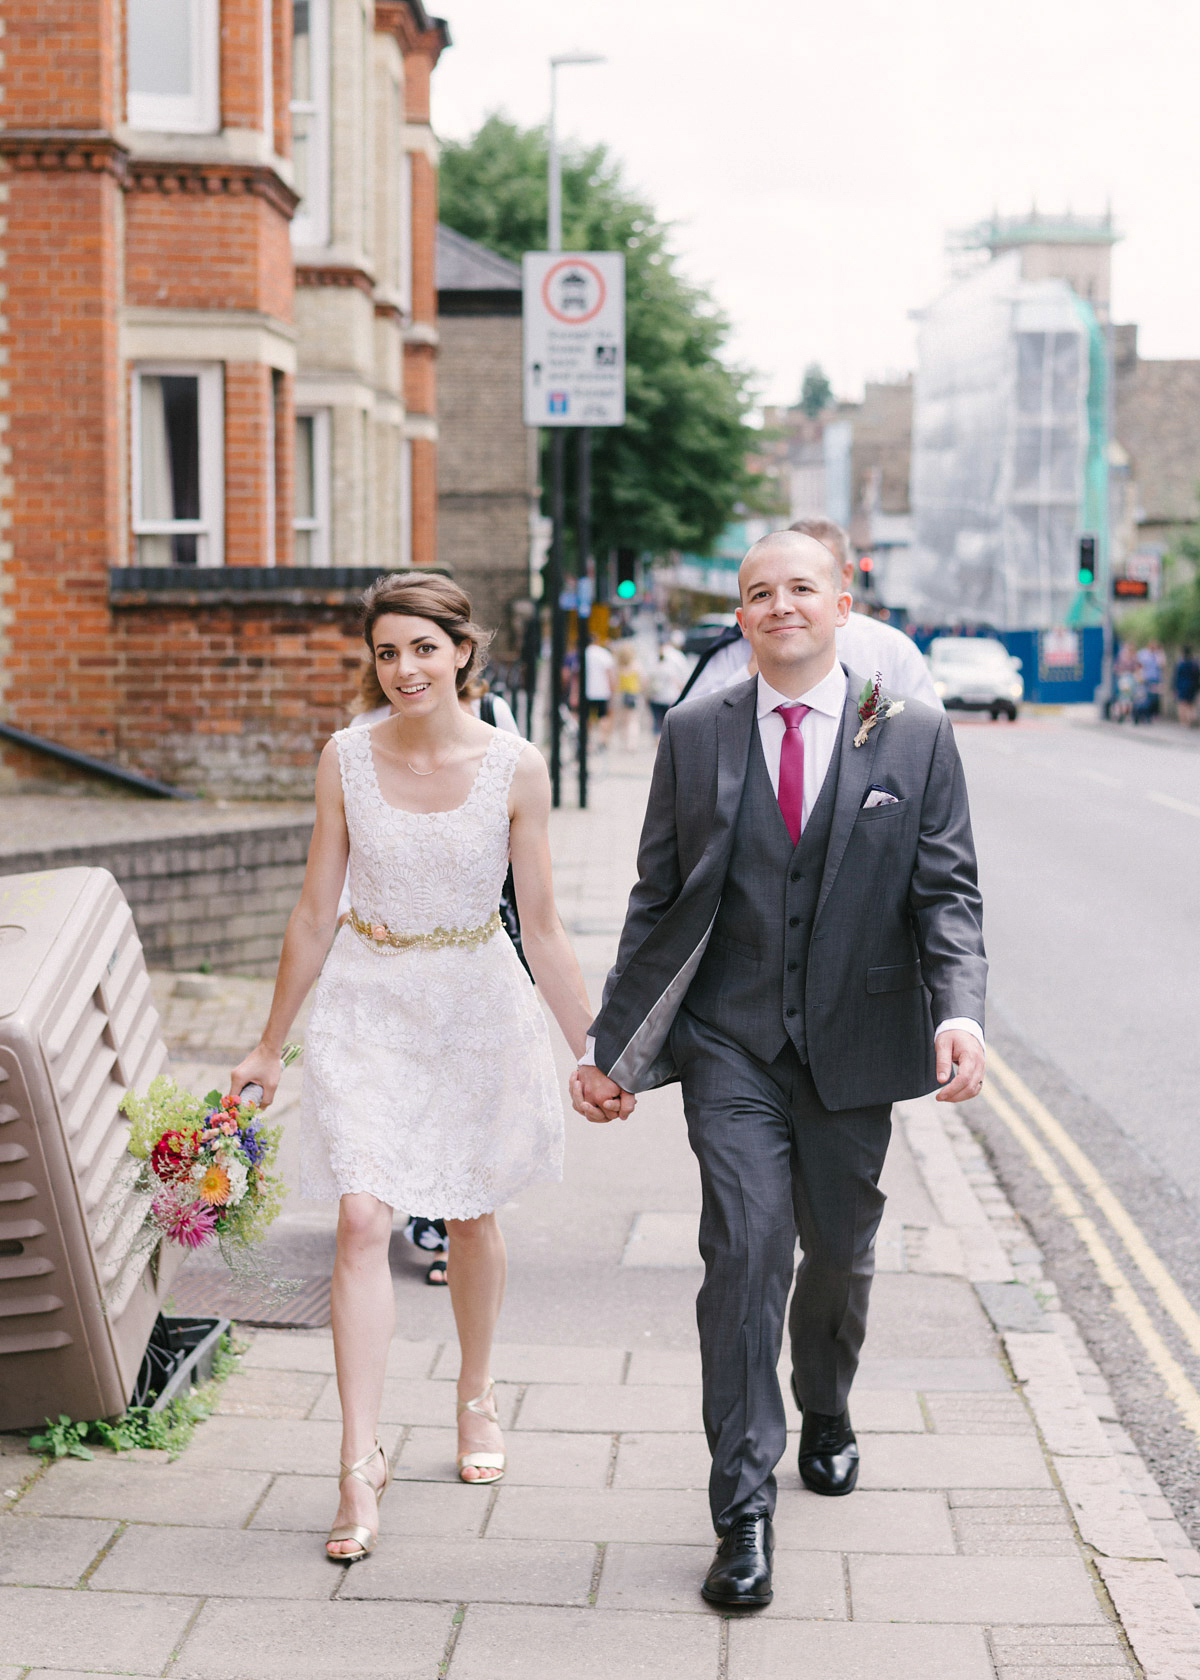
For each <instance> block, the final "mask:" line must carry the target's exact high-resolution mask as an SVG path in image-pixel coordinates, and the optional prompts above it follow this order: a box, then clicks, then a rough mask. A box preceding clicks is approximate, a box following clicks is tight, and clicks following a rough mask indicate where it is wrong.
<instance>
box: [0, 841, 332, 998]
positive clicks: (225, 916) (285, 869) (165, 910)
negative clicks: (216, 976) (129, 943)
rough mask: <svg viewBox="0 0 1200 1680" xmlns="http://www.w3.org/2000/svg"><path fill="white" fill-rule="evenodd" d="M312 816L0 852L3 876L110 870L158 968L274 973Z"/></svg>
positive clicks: (305, 853)
mask: <svg viewBox="0 0 1200 1680" xmlns="http://www.w3.org/2000/svg"><path fill="white" fill-rule="evenodd" d="M311 835H312V823H311V822H308V821H303V822H297V823H288V824H279V825H274V826H264V827H262V828H239V829H228V830H217V831H216V832H210V833H206V834H197V835H188V836H186V837H185V838H179V837H167V836H162V837H159V838H155V839H150V840H127V841H122V840H104V841H98V842H96V843H95V844H93V845H82V846H55V847H48V848H43V849H40V850H37V851H26V852H14V853H8V854H6V855H5V856H0V875H23V874H26V873H30V872H32V871H35V870H42V869H68V868H71V867H73V866H77V865H79V864H84V865H88V866H90V867H92V868H95V869H107V870H110V871H111V873H112V874H113V875H114V876H115V877H116V879H117V881H118V883H119V885H120V887H121V890H122V891H123V892H124V894H125V897H126V898H127V899H128V900H129V904H130V907H131V908H132V910H133V915H134V920H135V922H136V923H137V929H138V933H139V934H140V936H141V940H142V944H143V946H144V947H145V952H146V961H147V963H148V964H149V965H150V966H151V967H152V968H169V969H175V970H179V969H195V968H199V967H200V966H201V965H202V964H208V966H209V967H211V968H212V969H213V970H214V971H216V972H225V973H231V974H267V975H269V974H273V973H274V972H275V965H276V963H277V962H278V960H279V949H280V945H281V944H282V942H283V931H284V928H285V926H286V925H287V919H288V916H289V914H290V912H291V910H292V907H293V905H294V904H295V902H296V899H297V897H298V896H299V892H300V884H301V882H302V881H303V879H304V865H305V860H306V859H307V857H308V843H309V839H310V837H311Z"/></svg>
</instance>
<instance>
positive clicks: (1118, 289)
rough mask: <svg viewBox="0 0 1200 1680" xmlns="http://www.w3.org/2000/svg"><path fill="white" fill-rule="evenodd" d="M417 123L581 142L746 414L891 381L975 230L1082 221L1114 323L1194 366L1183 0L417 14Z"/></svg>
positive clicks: (444, 0)
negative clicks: (828, 388)
mask: <svg viewBox="0 0 1200 1680" xmlns="http://www.w3.org/2000/svg"><path fill="white" fill-rule="evenodd" d="M431 9H433V10H444V11H445V13H446V16H447V21H448V22H449V24H450V30H451V34H452V36H453V40H454V45H453V46H452V48H451V49H450V51H449V52H447V53H446V54H445V56H444V57H443V59H442V61H441V64H440V65H439V67H438V70H437V73H436V76H435V79H434V86H435V103H434V122H435V124H436V126H437V128H438V130H439V132H440V133H441V134H442V135H444V136H452V137H455V138H465V137H466V136H467V135H469V134H470V133H471V132H473V130H474V129H475V128H476V127H477V126H478V124H479V123H480V121H481V120H482V119H483V117H484V116H485V115H486V114H487V113H488V112H489V111H492V110H496V109H499V110H502V111H504V112H505V113H506V114H507V115H509V116H510V117H512V118H514V119H515V120H516V121H518V122H520V123H521V124H523V125H527V124H533V123H537V122H542V121H544V120H545V116H546V110H547V104H548V72H547V69H546V60H547V59H548V57H549V56H550V55H551V54H552V53H558V52H563V51H570V50H573V49H575V48H584V49H589V50H592V51H595V52H599V53H603V54H604V55H605V56H606V58H607V60H608V62H607V63H606V64H602V65H593V66H587V67H581V68H570V69H564V70H560V72H559V90H560V98H559V111H560V132H561V133H563V134H564V135H566V136H568V137H574V138H577V139H581V140H586V141H593V140H603V141H605V142H606V143H607V144H608V145H609V146H610V147H611V149H612V150H613V152H614V153H615V154H616V155H617V156H618V157H619V158H620V159H621V160H622V162H623V163H624V165H625V167H626V170H627V173H628V178H629V180H630V182H631V183H632V184H633V185H634V186H635V187H637V188H640V189H641V190H642V191H643V192H644V193H645V194H647V195H648V196H649V198H650V199H651V200H652V202H653V203H654V204H655V206H656V207H657V209H658V211H659V213H660V214H661V215H662V216H663V217H664V218H665V219H667V220H669V221H672V222H674V223H675V224H676V232H675V245H676V248H677V250H678V251H679V253H680V255H681V256H682V258H683V266H684V269H685V271H686V272H687V274H688V275H689V277H690V278H692V279H694V280H697V281H700V282H702V283H704V284H706V285H708V286H709V287H710V288H711V289H712V291H713V292H714V294H715V296H716V297H717V299H718V301H719V302H720V303H721V305H722V306H723V308H724V309H725V311H726V312H727V314H728V315H729V316H730V318H731V320H732V323H733V328H734V332H733V339H732V349H733V353H734V355H735V356H736V357H737V358H738V359H740V360H741V361H743V362H744V363H746V364H747V365H749V366H751V367H753V368H755V369H757V370H758V372H759V373H760V375H761V378H762V390H763V393H764V397H765V399H766V400H767V401H788V400H792V399H793V398H794V397H795V395H796V392H797V390H798V388H799V379H800V373H801V370H802V368H803V367H804V366H805V364H806V363H807V362H809V361H819V362H821V363H823V365H824V366H825V368H826V370H827V371H828V372H829V374H830V376H831V378H832V380H833V382H834V386H835V388H836V389H837V391H838V393H839V394H841V395H856V394H857V393H858V392H859V390H860V389H861V385H862V381H863V379H864V378H868V379H870V378H879V377H883V376H885V375H886V374H888V373H889V372H892V371H895V370H901V369H905V368H909V367H911V366H912V365H913V357H914V329H913V324H912V321H911V319H910V317H909V312H910V311H911V310H913V309H916V308H919V307H920V306H921V305H922V304H924V303H926V302H928V300H929V299H930V298H931V297H932V296H934V295H935V294H936V293H937V291H939V290H940V289H941V288H942V286H943V285H944V284H945V280H946V272H947V271H946V259H945V255H944V243H945V236H946V233H947V231H948V230H950V229H954V228H959V227H964V226H967V225H970V224H972V223H974V222H977V221H979V220H981V219H982V218H984V217H986V216H987V215H989V214H990V212H991V211H992V209H993V207H998V208H999V209H1000V211H1001V212H1002V213H1014V212H1020V211H1025V210H1027V209H1028V208H1029V206H1030V204H1031V203H1032V202H1036V204H1037V205H1038V207H1039V209H1041V210H1043V211H1054V210H1062V209H1067V208H1070V209H1073V210H1075V211H1076V212H1086V213H1099V212H1103V210H1104V209H1105V206H1106V204H1107V203H1108V202H1109V200H1111V202H1112V207H1113V213H1114V216H1115V219H1116V222H1117V225H1118V227H1119V229H1120V231H1121V232H1122V234H1123V235H1124V238H1123V240H1122V242H1121V243H1120V244H1119V245H1118V246H1117V248H1116V252H1115V254H1114V263H1113V274H1114V300H1113V301H1114V313H1115V316H1116V318H1117V319H1118V320H1127V321H1137V322H1138V323H1139V326H1140V329H1141V333H1140V340H1139V343H1140V348H1141V352H1142V354H1143V355H1145V356H1155V357H1169V356H1195V357H1200V4H1197V0H1136V4H1133V3H1122V0H1007V4H1006V5H1004V6H1003V7H1001V6H997V5H995V4H994V0H987V3H984V0H903V4H897V0H831V3H829V4H826V5H824V6H814V5H812V4H811V3H810V0H799V3H798V0H738V3H736V4H734V3H732V0H722V3H720V4H718V3H717V0H688V4H686V5H685V4H683V3H682V0H508V3H507V4H500V3H498V0H440V3H439V4H438V5H437V6H431Z"/></svg>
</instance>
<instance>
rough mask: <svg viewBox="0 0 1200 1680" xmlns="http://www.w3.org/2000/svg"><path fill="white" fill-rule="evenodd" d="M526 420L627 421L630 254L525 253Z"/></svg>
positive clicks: (613, 423)
mask: <svg viewBox="0 0 1200 1680" xmlns="http://www.w3.org/2000/svg"><path fill="white" fill-rule="evenodd" d="M521 270H522V279H523V282H524V294H525V295H524V354H525V424H526V425H527V426H621V425H624V423H625V258H624V256H623V255H622V254H621V253H620V252H619V251H584V252H578V251H526V253H525V257H524V260H523V262H522V264H521Z"/></svg>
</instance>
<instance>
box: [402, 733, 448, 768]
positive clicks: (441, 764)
mask: <svg viewBox="0 0 1200 1680" xmlns="http://www.w3.org/2000/svg"><path fill="white" fill-rule="evenodd" d="M457 745H458V742H457V741H454V742H452V743H451V746H450V750H449V752H447V753H446V756H445V757H444V758H443V759H442V761H441V763H440V764H435V765H434V767H433V769H432V770H418V769H417V767H416V765H415V764H408V760H407V759H405V760H404V762H405V764H408V768H409V769H410V770H411V771H412V773H413V775H414V776H436V775H437V773H438V771H439V770H440V769H441V768H442V766H443V765H445V764H447V763H448V762H449V760H450V758H451V756H452V754H453V752H454V749H455V747H456V746H457Z"/></svg>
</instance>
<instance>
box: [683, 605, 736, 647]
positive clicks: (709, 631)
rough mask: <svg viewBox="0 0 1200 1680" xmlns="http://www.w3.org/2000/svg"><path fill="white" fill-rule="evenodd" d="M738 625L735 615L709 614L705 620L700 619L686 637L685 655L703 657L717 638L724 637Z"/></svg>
mask: <svg viewBox="0 0 1200 1680" xmlns="http://www.w3.org/2000/svg"><path fill="white" fill-rule="evenodd" d="M736 623H737V618H736V617H735V615H734V614H733V613H709V614H708V615H707V616H706V617H704V618H698V619H697V620H696V622H695V624H693V625H691V626H690V627H689V629H688V633H687V635H686V636H685V637H684V642H683V651H684V653H690V654H699V655H700V656H703V655H704V654H706V653H707V652H708V650H709V648H710V647H711V646H712V645H713V643H714V642H715V641H716V639H717V637H718V636H723V635H724V634H725V632H726V630H728V629H729V628H730V626H731V625H734V624H736Z"/></svg>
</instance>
